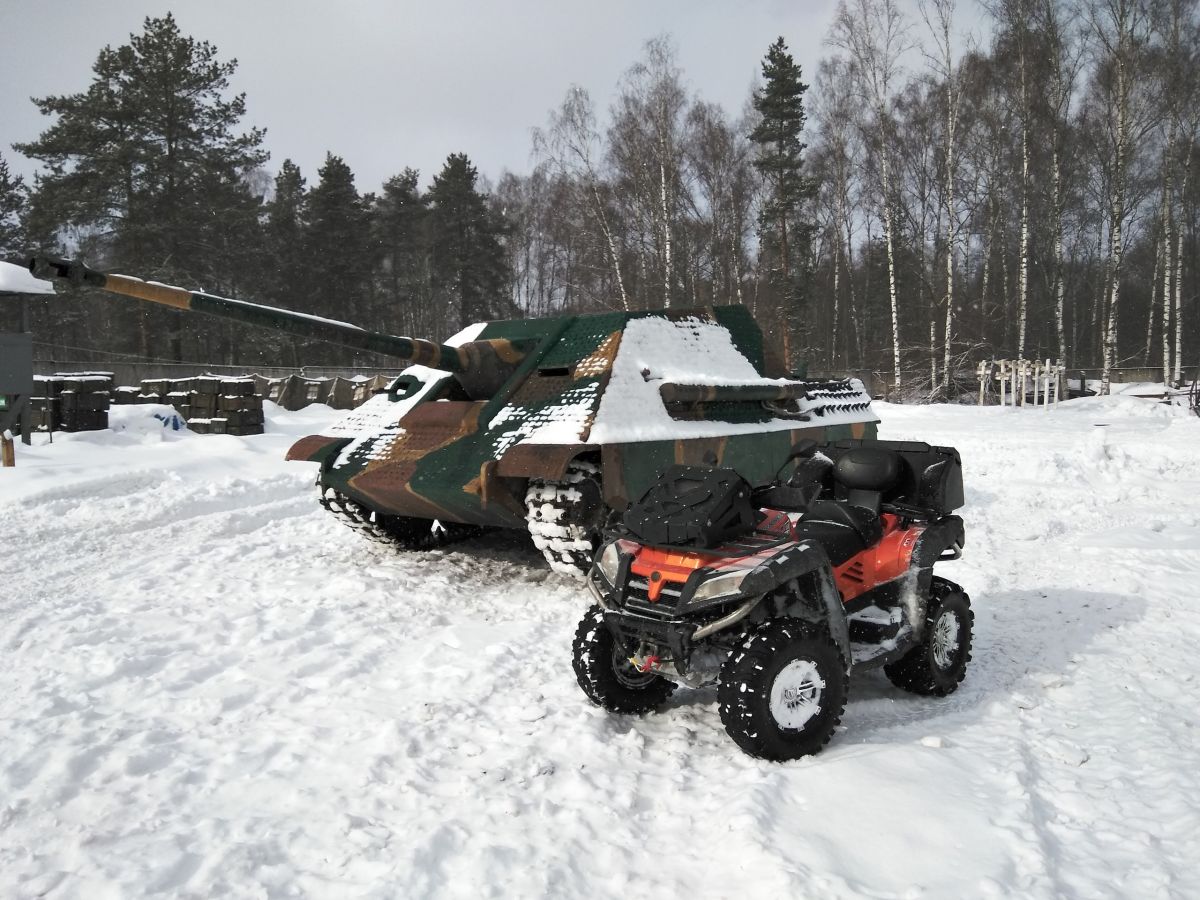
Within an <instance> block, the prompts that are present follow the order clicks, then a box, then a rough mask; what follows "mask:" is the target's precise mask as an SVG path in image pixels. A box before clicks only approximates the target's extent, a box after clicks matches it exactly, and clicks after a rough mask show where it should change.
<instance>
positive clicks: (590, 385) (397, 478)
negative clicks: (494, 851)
mask: <svg viewBox="0 0 1200 900" xmlns="http://www.w3.org/2000/svg"><path fill="white" fill-rule="evenodd" d="M470 337H471V339H472V340H501V339H508V340H518V341H522V342H527V343H532V344H533V345H534V346H535V349H533V350H532V352H529V353H528V354H527V355H526V357H525V358H524V360H523V361H522V362H521V364H520V366H518V368H517V370H516V371H515V373H514V374H513V376H512V378H510V379H509V381H508V382H506V383H505V384H504V386H503V387H502V389H501V390H499V391H498V392H497V393H496V394H495V396H493V397H491V398H490V399H487V400H470V399H464V398H463V396H462V395H461V393H460V392H459V391H458V390H457V389H456V387H455V382H454V380H453V379H452V378H450V376H449V374H448V373H446V372H439V371H437V370H429V369H421V368H420V367H414V368H412V369H410V370H408V373H409V374H410V376H411V378H412V379H413V380H415V381H416V382H417V383H418V386H417V387H416V388H415V390H414V389H413V386H412V384H411V383H408V384H407V385H406V386H405V388H404V389H403V390H402V391H401V390H396V391H393V392H392V395H391V396H384V395H379V396H377V397H375V398H373V399H372V400H371V401H370V404H369V405H371V406H372V408H371V409H370V410H366V411H365V412H364V413H361V414H358V415H357V416H355V415H353V414H352V415H351V416H350V417H348V419H347V420H346V421H344V422H343V423H340V424H339V425H338V426H336V427H335V428H333V429H331V432H330V433H328V434H325V435H314V436H312V437H308V438H304V439H302V440H301V441H299V442H298V443H297V444H296V445H295V446H294V447H293V448H292V450H291V451H290V453H289V458H290V459H300V460H312V461H317V462H320V463H321V472H320V476H319V481H320V484H321V486H322V487H323V488H324V489H327V490H332V491H336V492H338V493H340V494H342V495H344V496H346V497H348V498H350V499H351V500H353V501H354V502H356V503H358V504H360V505H361V506H362V507H364V508H366V509H369V510H372V511H375V512H377V513H380V514H382V515H385V516H402V517H412V518H422V519H437V520H440V521H443V522H458V523H463V524H469V525H480V526H494V527H508V528H521V527H524V525H525V522H526V508H525V502H524V498H525V493H526V489H527V487H528V485H529V483H530V481H531V480H534V479H539V480H549V481H553V480H555V479H558V478H561V477H562V476H563V473H564V472H565V471H566V469H567V466H568V464H569V463H570V462H571V461H572V460H576V459H580V458H583V459H587V460H590V461H592V462H594V463H596V464H598V465H599V466H600V470H601V482H602V486H603V493H604V500H605V503H606V504H607V505H608V506H609V507H611V508H614V509H622V508H624V506H625V505H627V504H628V502H629V501H630V500H631V499H635V498H636V497H638V496H640V494H641V492H642V491H643V490H644V489H645V488H646V487H648V486H649V485H650V483H652V482H653V480H654V479H655V477H656V476H657V473H658V471H659V470H660V469H661V468H663V467H665V466H667V465H670V464H673V463H678V462H683V463H702V462H712V463H716V464H722V465H728V466H731V467H733V468H735V469H737V470H738V471H739V472H740V473H741V474H742V475H743V477H745V478H746V479H747V480H749V481H751V482H758V481H766V480H769V479H770V478H771V477H773V476H774V474H775V472H776V471H777V470H778V468H779V467H780V465H781V464H782V463H783V462H784V460H785V459H786V458H787V454H788V451H789V450H790V448H791V447H792V445H793V444H794V443H795V442H796V441H797V440H799V439H801V438H804V437H812V438H814V439H816V440H818V441H825V440H837V439H842V438H850V437H872V436H874V434H875V421H876V419H875V417H874V415H873V413H871V411H870V410H869V408H866V404H862V403H860V404H858V405H859V406H863V407H864V408H862V409H855V410H850V411H849V412H847V411H846V410H841V411H839V412H838V413H837V415H835V416H833V418H835V419H837V421H834V422H831V423H830V424H823V423H820V422H819V421H812V420H813V419H819V418H820V417H818V416H810V417H809V421H803V420H802V419H801V418H799V417H797V418H793V419H788V418H786V417H781V416H779V415H778V414H776V413H773V412H771V411H769V410H767V409H766V408H764V406H763V404H762V403H761V402H759V401H757V400H740V401H739V400H732V401H722V400H720V399H716V400H714V402H711V403H710V402H708V401H707V400H705V399H703V398H702V397H701V396H700V395H701V394H703V395H705V397H707V396H708V395H712V396H713V397H714V398H721V397H725V396H728V395H731V394H732V395H733V396H737V395H739V394H751V395H753V392H752V391H747V390H745V389H744V388H741V389H739V391H735V392H729V391H726V392H725V393H724V394H722V393H721V392H719V391H717V392H713V391H700V392H693V393H695V394H696V397H697V400H698V402H697V403H695V404H693V405H688V404H680V403H674V402H673V403H671V404H669V406H668V404H667V403H664V400H663V399H662V396H661V395H660V387H661V384H662V383H663V382H664V379H666V378H668V377H671V378H674V379H675V380H679V375H680V372H681V371H683V372H684V376H685V377H689V375H690V376H694V377H698V378H704V377H708V376H709V375H710V373H709V372H706V366H707V367H708V368H711V369H715V370H717V371H716V374H717V375H721V374H724V375H725V377H731V376H730V373H733V374H734V375H735V376H736V375H738V374H740V376H741V377H742V378H743V379H744V380H747V381H749V380H753V379H757V380H759V381H762V380H763V379H764V378H765V372H764V368H765V366H766V362H765V359H764V354H763V347H762V340H761V333H760V332H759V330H758V327H757V325H756V323H755V322H754V320H753V319H752V318H751V317H750V315H749V313H748V312H747V311H746V310H745V309H744V308H742V307H717V308H712V309H702V310H684V311H678V312H670V313H668V312H664V311H661V310H660V311H647V312H641V313H612V314H603V315H595V316H575V317H563V318H560V319H543V320H522V321H513V322H494V323H489V324H487V325H485V326H483V327H482V328H481V329H480V330H478V331H475V332H473V333H472V334H471V335H470ZM718 339H719V340H720V341H721V342H722V344H721V347H720V352H719V353H715V352H714V351H713V350H712V347H711V345H713V344H714V342H715V341H717V340H718ZM739 367H740V368H739ZM660 369H661V370H662V371H661V373H660V371H659V370H660ZM660 374H661V376H662V377H658V376H659V375H660ZM780 393H784V392H780ZM793 393H794V391H793Z"/></svg>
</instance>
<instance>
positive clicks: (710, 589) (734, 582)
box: [690, 569, 754, 603]
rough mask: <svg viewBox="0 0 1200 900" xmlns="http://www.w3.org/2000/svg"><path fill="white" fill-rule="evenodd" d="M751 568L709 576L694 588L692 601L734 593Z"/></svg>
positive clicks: (698, 601)
mask: <svg viewBox="0 0 1200 900" xmlns="http://www.w3.org/2000/svg"><path fill="white" fill-rule="evenodd" d="M752 571H754V570H753V569H746V570H745V571H744V572H730V573H729V574H728V575H718V576H717V577H716V578H710V579H709V580H708V581H706V582H704V583H703V584H702V585H700V587H698V588H696V593H694V594H692V599H691V601H690V602H692V603H700V602H701V601H704V600H713V599H716V598H717V597H724V596H726V595H727V594H736V593H737V592H738V591H740V590H741V589H742V582H743V581H745V580H746V576H747V575H749V574H750V573H751V572H752Z"/></svg>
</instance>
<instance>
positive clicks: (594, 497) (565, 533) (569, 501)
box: [525, 459, 608, 578]
mask: <svg viewBox="0 0 1200 900" xmlns="http://www.w3.org/2000/svg"><path fill="white" fill-rule="evenodd" d="M607 516H608V507H607V506H606V505H605V503H604V495H603V492H602V491H601V489H600V467H599V466H597V465H595V464H593V463H590V462H587V461H586V460H582V459H577V460H574V461H573V462H570V463H568V464H567V469H566V471H565V472H564V473H563V477H562V479H561V480H558V481H547V480H543V479H540V478H535V479H532V480H531V481H530V482H529V489H528V490H527V491H526V492H525V521H526V523H527V525H528V527H529V534H530V537H532V538H533V543H534V546H536V547H537V548H538V549H539V550H541V551H542V555H543V556H545V557H546V561H547V562H548V563H550V568H552V569H554V571H556V572H562V573H563V574H566V575H574V576H576V577H578V578H583V577H584V576H586V575H587V573H588V570H589V569H590V568H591V567H592V557H593V556H594V555H595V554H596V549H597V548H598V547H599V546H600V536H601V533H602V531H603V529H604V521H605V519H606V518H607Z"/></svg>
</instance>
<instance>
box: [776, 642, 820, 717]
mask: <svg viewBox="0 0 1200 900" xmlns="http://www.w3.org/2000/svg"><path fill="white" fill-rule="evenodd" d="M824 689H825V680H824V679H823V678H822V677H821V672H820V670H819V669H818V668H817V666H816V664H815V663H813V662H812V661H811V660H807V659H794V660H792V661H791V662H790V663H788V664H787V665H786V666H784V667H783V668H782V669H781V670H780V671H779V674H778V675H776V676H775V681H774V683H773V684H772V685H771V715H772V716H774V718H775V721H776V723H777V724H778V725H779V727H780V728H787V729H790V730H796V729H800V728H803V727H804V726H805V725H807V724H808V723H809V721H810V720H811V719H812V718H813V716H815V715H816V714H817V713H819V712H820V711H821V692H822V691H823V690H824Z"/></svg>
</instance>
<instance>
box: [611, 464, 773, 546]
mask: <svg viewBox="0 0 1200 900" xmlns="http://www.w3.org/2000/svg"><path fill="white" fill-rule="evenodd" d="M624 522H625V528H626V529H627V530H628V531H629V532H630V533H631V534H632V535H633V536H634V537H635V538H637V540H639V541H640V542H641V543H644V544H650V545H653V546H660V547H685V548H693V549H712V548H714V547H719V546H721V544H724V543H727V542H728V541H731V540H734V539H736V538H738V537H740V536H741V535H744V534H748V533H749V532H751V531H753V530H754V524H755V510H754V507H753V505H752V504H751V502H750V485H749V484H747V483H746V481H745V480H744V479H743V478H742V477H741V476H740V475H738V473H737V472H735V471H734V470H733V469H716V468H706V467H702V466H671V467H670V468H668V469H666V470H665V471H664V472H663V473H662V474H661V475H660V476H659V478H658V480H657V481H656V482H655V483H654V484H652V485H651V486H650V488H649V490H647V491H646V493H645V494H643V495H642V498H641V499H640V500H639V501H638V502H637V503H635V504H633V505H632V506H631V507H630V508H629V509H628V510H627V511H626V513H625V517H624Z"/></svg>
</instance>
